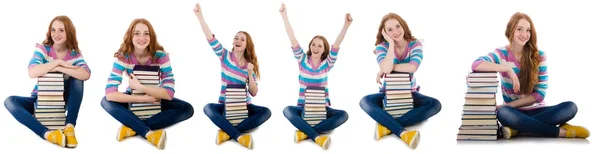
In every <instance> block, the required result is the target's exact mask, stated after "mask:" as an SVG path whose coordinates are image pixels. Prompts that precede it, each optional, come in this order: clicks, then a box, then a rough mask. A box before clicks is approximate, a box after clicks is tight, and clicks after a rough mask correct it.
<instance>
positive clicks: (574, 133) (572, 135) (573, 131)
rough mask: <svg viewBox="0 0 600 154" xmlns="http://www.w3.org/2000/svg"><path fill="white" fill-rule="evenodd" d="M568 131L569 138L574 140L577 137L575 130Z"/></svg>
mask: <svg viewBox="0 0 600 154" xmlns="http://www.w3.org/2000/svg"><path fill="white" fill-rule="evenodd" d="M569 131H570V132H571V137H572V138H575V137H577V131H575V130H573V129H571V130H569Z"/></svg>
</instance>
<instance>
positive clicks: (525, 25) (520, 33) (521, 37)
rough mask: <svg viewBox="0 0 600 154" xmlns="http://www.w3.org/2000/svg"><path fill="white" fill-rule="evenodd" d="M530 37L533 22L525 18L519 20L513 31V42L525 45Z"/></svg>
mask: <svg viewBox="0 0 600 154" xmlns="http://www.w3.org/2000/svg"><path fill="white" fill-rule="evenodd" d="M530 37H531V23H529V21H527V20H525V19H519V22H518V23H517V26H516V27H515V29H514V31H513V40H512V43H513V44H515V45H519V46H525V44H527V41H529V38H530Z"/></svg>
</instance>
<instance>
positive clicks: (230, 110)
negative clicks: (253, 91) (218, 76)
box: [224, 84, 248, 126]
mask: <svg viewBox="0 0 600 154" xmlns="http://www.w3.org/2000/svg"><path fill="white" fill-rule="evenodd" d="M247 97H248V93H247V88H246V84H227V87H226V88H225V111H224V114H225V119H227V121H229V123H231V124H232V125H233V126H237V125H238V124H239V123H241V122H242V121H244V120H245V119H246V118H248V101H247Z"/></svg>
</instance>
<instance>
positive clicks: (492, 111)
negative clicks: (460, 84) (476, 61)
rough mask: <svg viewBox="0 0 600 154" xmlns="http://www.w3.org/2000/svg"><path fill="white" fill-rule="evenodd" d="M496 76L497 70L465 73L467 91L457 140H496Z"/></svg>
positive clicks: (497, 127)
mask: <svg viewBox="0 0 600 154" xmlns="http://www.w3.org/2000/svg"><path fill="white" fill-rule="evenodd" d="M497 78H498V73H497V72H477V71H472V72H469V73H468V74H467V92H466V93H465V103H464V105H463V113H462V116H461V121H462V122H461V125H460V127H459V129H458V134H457V138H456V139H457V140H458V141H496V140H498V134H499V133H498V130H499V124H498V119H497V117H496V92H497V89H498V79H497Z"/></svg>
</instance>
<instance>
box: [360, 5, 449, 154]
mask: <svg viewBox="0 0 600 154" xmlns="http://www.w3.org/2000/svg"><path fill="white" fill-rule="evenodd" d="M373 53H374V54H375V55H376V58H377V63H379V73H377V83H379V84H381V83H380V79H381V78H382V77H383V76H384V75H387V74H390V73H391V72H406V73H409V74H410V81H411V82H410V87H411V88H410V90H411V93H412V99H413V109H411V110H410V111H408V112H407V113H405V114H403V115H402V116H400V117H397V118H394V117H393V116H392V115H390V114H389V113H388V112H386V111H385V110H384V109H383V108H382V106H383V100H384V99H385V85H386V82H384V83H383V85H382V86H381V87H382V88H381V89H380V92H378V93H374V94H370V95H367V96H365V97H363V98H362V100H361V101H360V107H361V108H362V109H363V110H364V111H365V112H366V113H367V114H368V115H369V116H370V117H371V118H373V119H374V120H375V121H377V127H376V130H375V140H379V139H381V138H382V137H384V136H386V135H388V134H390V133H394V134H395V135H396V136H398V137H400V139H402V141H404V142H405V143H406V144H407V145H408V146H409V147H410V148H412V149H414V148H416V147H417V143H418V142H419V136H420V133H419V131H417V130H410V131H409V130H406V129H405V127H408V126H412V125H415V124H417V123H420V122H423V121H425V120H427V119H429V118H430V117H432V116H434V115H436V114H437V113H438V112H440V110H441V108H442V105H441V104H440V101H438V100H437V99H435V98H432V97H430V96H426V95H423V94H421V93H420V92H419V89H420V86H419V85H417V80H416V78H415V76H414V74H415V73H416V72H417V70H418V68H419V66H420V65H421V61H422V60H423V45H421V41H419V40H417V39H416V38H415V37H414V36H413V35H412V33H411V31H410V29H409V28H408V24H407V23H406V21H404V19H402V18H401V17H400V16H399V15H398V14H395V13H388V14H386V15H385V16H383V18H382V19H381V22H380V24H379V28H378V29H377V41H376V42H375V50H374V51H373Z"/></svg>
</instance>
